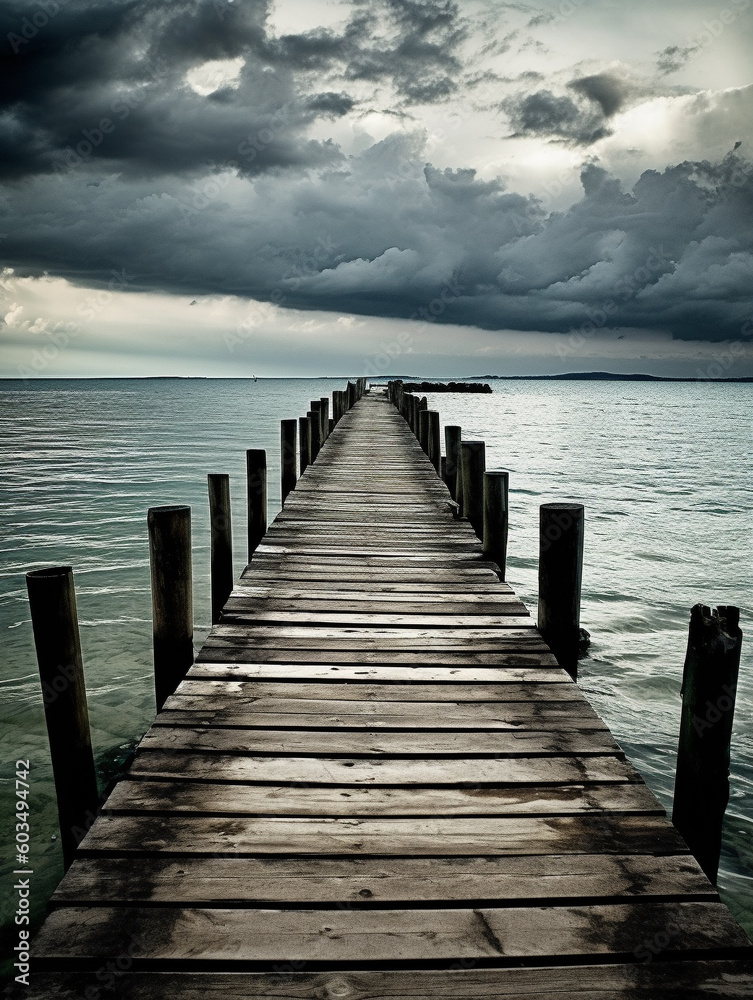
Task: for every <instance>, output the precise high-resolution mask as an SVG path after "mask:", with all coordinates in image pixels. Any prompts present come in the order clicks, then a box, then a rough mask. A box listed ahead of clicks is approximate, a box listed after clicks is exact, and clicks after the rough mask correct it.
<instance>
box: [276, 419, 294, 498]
mask: <svg viewBox="0 0 753 1000" xmlns="http://www.w3.org/2000/svg"><path fill="white" fill-rule="evenodd" d="M297 431H298V421H297V420H296V419H295V418H293V420H281V421H280V458H281V463H280V469H281V480H280V484H281V489H282V494H281V495H282V502H283V504H284V503H285V499H286V497H287V495H288V493H290V492H291V490H294V489H295V484H296V481H297V479H298V475H297V472H298V465H297V462H296V457H297V456H296V451H297V449H296V444H297V442H296V434H297Z"/></svg>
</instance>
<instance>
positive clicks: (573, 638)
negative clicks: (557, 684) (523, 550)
mask: <svg viewBox="0 0 753 1000" xmlns="http://www.w3.org/2000/svg"><path fill="white" fill-rule="evenodd" d="M584 527H585V512H584V508H583V505H582V504H573V503H545V504H542V505H541V507H540V514H539V620H538V627H539V631H540V632H541V634H542V636H543V637H544V641H545V642H547V643H548V644H549V646H550V647H551V650H552V652H553V653H554V655H555V656H556V657H557V661H558V662H559V665H560V666H561V667H563V668H564V669H565V670H567V672H568V673H569V674H570V676H571V677H572V678H573V680H576V678H577V676H578V649H579V646H580V589H581V580H582V578H583V537H584Z"/></svg>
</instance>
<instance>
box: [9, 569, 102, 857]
mask: <svg viewBox="0 0 753 1000" xmlns="http://www.w3.org/2000/svg"><path fill="white" fill-rule="evenodd" d="M26 588H27V591H28V594H29V607H30V609H31V623H32V629H33V632H34V645H35V647H36V653H37V663H38V664H39V677H40V681H41V684H42V699H43V702H44V715H45V722H46V725H47V736H48V739H49V743H50V758H51V760H52V773H53V777H54V779H55V795H56V797H57V804H58V816H59V821H60V841H61V845H62V848H63V864H64V866H65V868H66V869H68V868H69V867H70V865H71V862H72V861H73V857H74V854H75V853H76V848H77V847H78V845H79V843H80V841H81V840H82V838H83V836H84V834H85V833H86V830H87V829H88V828H89V826H91V824H92V822H93V821H94V818H95V816H96V814H97V809H98V805H99V795H98V792H97V778H96V773H95V770H94V756H93V754H92V744H91V734H90V731H89V711H88V707H87V702H86V685H85V683H84V663H83V658H82V655H81V642H80V638H79V630H78V612H77V609H76V592H75V587H74V582H73V570H72V569H71V567H70V566H54V567H51V568H50V569H39V570H33V571H32V572H30V573H27V574H26ZM16 829H17V830H18V827H16Z"/></svg>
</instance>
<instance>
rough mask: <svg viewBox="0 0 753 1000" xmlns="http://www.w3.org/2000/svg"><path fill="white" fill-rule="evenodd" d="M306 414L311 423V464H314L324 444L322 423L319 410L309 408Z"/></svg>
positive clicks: (309, 428) (309, 429)
mask: <svg viewBox="0 0 753 1000" xmlns="http://www.w3.org/2000/svg"><path fill="white" fill-rule="evenodd" d="M306 416H307V417H308V424H309V426H308V435H309V464H313V463H314V462H315V461H316V456H317V455H318V454H319V449H320V448H321V446H322V424H321V420H320V417H319V411H318V410H309V411H308V413H307V414H306Z"/></svg>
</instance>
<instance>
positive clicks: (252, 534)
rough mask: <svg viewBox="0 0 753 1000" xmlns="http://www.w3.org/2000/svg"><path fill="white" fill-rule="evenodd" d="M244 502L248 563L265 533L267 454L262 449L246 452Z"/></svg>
mask: <svg viewBox="0 0 753 1000" xmlns="http://www.w3.org/2000/svg"><path fill="white" fill-rule="evenodd" d="M246 501H247V520H248V561H249V562H251V559H252V557H253V554H254V552H255V551H256V548H257V546H258V544H259V542H260V541H261V540H262V538H264V536H265V535H266V533H267V453H266V451H264V449H263V448H249V449H248V450H247V451H246Z"/></svg>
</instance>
